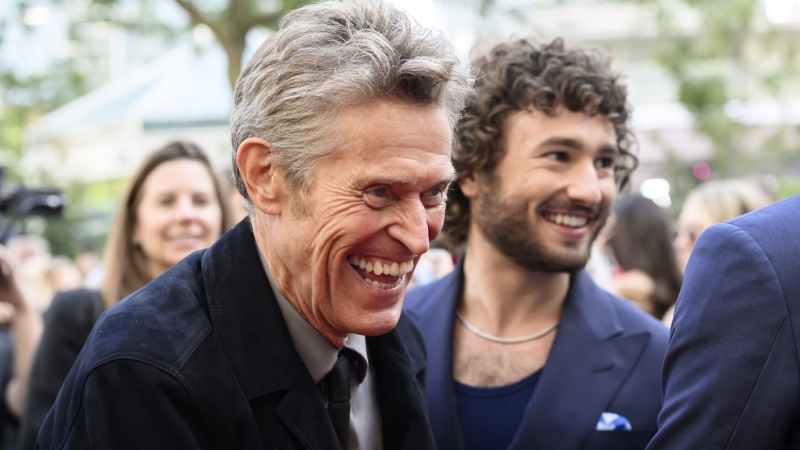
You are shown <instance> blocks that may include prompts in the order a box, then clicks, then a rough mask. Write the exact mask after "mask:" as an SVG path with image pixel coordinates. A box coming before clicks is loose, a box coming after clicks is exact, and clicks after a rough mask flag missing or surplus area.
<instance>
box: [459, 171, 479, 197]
mask: <svg viewBox="0 0 800 450" xmlns="http://www.w3.org/2000/svg"><path fill="white" fill-rule="evenodd" d="M458 187H460V188H461V192H462V193H463V194H464V196H465V197H467V198H475V197H476V196H477V195H478V192H480V188H479V187H478V180H476V179H475V174H474V173H470V174H468V175H465V176H463V177H460V178H459V179H458Z"/></svg>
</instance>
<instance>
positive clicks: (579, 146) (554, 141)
mask: <svg viewBox="0 0 800 450" xmlns="http://www.w3.org/2000/svg"><path fill="white" fill-rule="evenodd" d="M547 146H558V147H569V148H572V149H575V150H580V151H583V149H584V145H583V143H582V142H581V141H579V140H577V139H572V138H563V137H552V138H550V139H548V140H546V141H544V142H542V143H541V144H539V147H540V148H541V147H547ZM598 153H613V154H615V155H616V154H618V153H619V149H618V148H617V146H616V145H612V144H605V145H603V146H602V147H600V151H599V152H598Z"/></svg>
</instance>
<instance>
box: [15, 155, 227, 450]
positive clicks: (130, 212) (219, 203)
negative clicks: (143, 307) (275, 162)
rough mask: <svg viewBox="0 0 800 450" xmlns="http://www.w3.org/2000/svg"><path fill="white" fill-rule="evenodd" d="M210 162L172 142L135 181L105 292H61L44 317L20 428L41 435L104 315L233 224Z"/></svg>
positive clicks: (27, 443)
mask: <svg viewBox="0 0 800 450" xmlns="http://www.w3.org/2000/svg"><path fill="white" fill-rule="evenodd" d="M224 197H225V196H224V194H223V192H222V191H221V190H220V184H219V182H218V181H217V179H216V178H215V176H214V172H213V171H212V168H211V164H210V163H209V161H208V158H207V157H206V155H205V154H204V153H203V151H202V150H201V149H200V148H199V147H198V146H196V145H194V144H191V143H185V142H173V143H170V144H168V145H167V146H165V147H163V148H162V149H160V150H157V151H156V152H155V153H153V154H152V155H150V156H149V157H148V158H147V159H146V160H145V161H144V162H143V163H142V165H141V166H140V167H139V169H138V170H137V171H136V173H135V174H134V175H133V177H132V178H131V180H130V181H129V183H128V187H127V189H126V191H125V193H124V195H123V197H122V199H121V201H120V203H119V207H118V210H117V212H116V216H115V220H114V224H113V225H112V228H111V230H110V233H109V237H108V241H107V243H106V250H105V256H104V264H105V279H104V280H103V283H102V287H101V289H100V290H99V291H98V290H94V289H76V290H72V291H67V292H63V293H60V294H58V295H57V296H56V297H55V298H54V299H53V302H52V304H51V306H50V308H49V310H48V311H47V313H46V314H45V328H44V333H43V335H42V338H41V342H40V344H39V348H38V350H37V351H36V356H35V357H34V361H33V366H32V368H31V372H30V380H29V383H28V394H27V400H26V403H25V409H24V412H23V420H22V425H21V430H20V445H19V448H20V449H26V450H27V449H33V448H34V444H35V442H36V435H37V433H38V431H39V427H40V426H41V424H42V422H43V421H44V418H45V416H46V415H47V413H48V411H49V410H50V408H51V407H52V405H53V403H54V402H55V399H56V395H57V394H58V391H59V389H60V388H61V385H62V384H63V382H64V379H65V378H66V376H67V373H68V372H69V370H70V368H71V367H72V364H73V363H74V362H75V359H76V358H77V356H78V353H79V352H80V350H81V348H82V347H83V345H84V343H85V342H86V339H87V337H88V336H89V332H90V331H91V330H92V327H93V326H94V323H95V322H96V321H97V318H98V317H99V315H100V314H101V313H102V312H103V311H104V310H106V309H107V308H110V307H111V306H113V305H114V304H115V303H117V302H118V301H120V300H121V299H123V298H125V297H127V296H128V295H130V294H131V293H133V292H134V291H136V290H138V289H139V288H141V287H142V286H144V285H145V284H147V283H149V282H150V281H151V280H153V279H154V278H156V277H157V276H159V275H161V274H162V273H164V272H165V271H166V270H167V269H169V268H170V267H172V265H173V264H175V263H177V262H178V261H180V260H181V259H183V258H184V257H186V256H187V255H189V254H190V253H192V252H194V251H196V250H200V249H203V248H206V247H209V246H210V245H211V244H213V243H214V241H216V240H217V239H218V238H219V237H220V235H221V234H222V233H223V232H224V231H225V230H228V229H229V228H230V226H231V223H230V222H231V220H230V214H229V212H228V208H227V205H226V202H225V200H224Z"/></svg>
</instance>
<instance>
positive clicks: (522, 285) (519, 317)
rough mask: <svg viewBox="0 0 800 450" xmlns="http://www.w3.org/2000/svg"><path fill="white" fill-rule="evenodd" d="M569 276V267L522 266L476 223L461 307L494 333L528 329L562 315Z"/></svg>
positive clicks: (527, 331)
mask: <svg viewBox="0 0 800 450" xmlns="http://www.w3.org/2000/svg"><path fill="white" fill-rule="evenodd" d="M569 282H570V275H569V274H568V273H566V272H559V273H553V272H541V271H535V270H529V269H526V268H524V267H522V266H520V265H519V264H517V263H516V262H515V261H513V260H511V259H509V258H508V257H507V256H506V255H505V254H503V253H501V252H500V251H499V250H498V249H497V248H496V247H495V246H494V245H493V244H491V243H490V242H488V241H487V240H486V239H485V237H484V236H483V234H482V233H480V232H476V230H474V228H473V229H472V230H470V234H469V238H468V241H467V251H466V255H465V260H464V291H463V294H462V297H461V302H460V303H459V306H458V311H459V312H460V313H461V314H462V315H464V316H465V317H466V318H467V319H468V320H469V321H470V322H471V323H472V324H473V325H475V326H476V327H478V328H479V329H481V330H483V331H486V332H487V333H490V334H494V335H496V336H521V335H525V334H530V333H531V330H534V331H535V330H536V329H540V328H545V327H547V326H549V325H552V324H553V323H555V322H557V321H558V320H559V319H560V317H561V311H562V309H563V306H564V301H565V300H566V297H567V292H568V291H569Z"/></svg>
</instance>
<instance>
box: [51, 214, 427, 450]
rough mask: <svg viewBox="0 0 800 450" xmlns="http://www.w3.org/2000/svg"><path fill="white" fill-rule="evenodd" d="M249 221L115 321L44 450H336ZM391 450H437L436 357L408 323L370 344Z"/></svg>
mask: <svg viewBox="0 0 800 450" xmlns="http://www.w3.org/2000/svg"><path fill="white" fill-rule="evenodd" d="M257 252H258V250H257V247H256V245H255V239H254V237H253V233H252V231H251V228H250V222H249V220H244V221H242V222H241V223H240V224H239V225H237V226H236V227H234V228H233V229H232V230H231V231H229V232H228V233H226V234H225V235H224V236H222V238H220V240H219V241H218V242H217V243H216V244H214V245H213V246H212V247H211V248H209V249H208V250H204V251H199V252H195V253H193V254H192V255H190V256H188V257H187V258H186V259H184V260H183V261H181V262H180V263H178V264H177V265H175V266H174V267H173V268H172V269H170V270H168V271H167V272H166V273H164V274H163V275H162V276H160V277H158V278H157V279H156V280H154V281H153V282H152V283H150V284H148V285H147V286H145V287H144V288H142V289H141V290H139V291H137V292H136V293H134V294H133V295H131V296H130V297H128V298H127V299H126V300H123V301H122V302H120V303H119V304H117V305H115V306H114V307H113V308H111V309H109V310H108V311H106V312H105V313H104V314H103V315H102V316H101V317H100V319H99V320H98V322H97V324H96V325H95V327H94V329H93V330H92V333H91V334H90V336H89V339H88V340H87V341H86V344H85V346H84V347H83V350H82V351H81V353H80V355H79V356H78V359H77V361H76V362H75V364H74V365H73V367H72V370H71V371H70V373H69V375H68V376H67V379H66V381H65V382H64V385H63V387H62V389H61V391H60V393H59V395H58V397H57V399H56V403H55V405H54V406H53V409H51V410H50V414H49V415H48V416H47V418H46V419H45V421H44V424H43V425H42V428H41V430H40V432H39V440H38V443H37V445H38V448H42V449H62V448H67V449H115V450H116V449H170V450H174V449H181V450H184V449H237V450H239V449H275V448H279V449H317V450H329V449H338V448H339V443H338V439H337V438H336V434H335V431H334V429H333V425H331V421H330V419H329V417H328V413H327V411H326V408H325V405H324V404H323V400H322V397H321V395H320V394H319V391H318V389H317V386H316V385H315V384H314V381H313V380H312V378H311V375H310V374H309V373H308V370H307V369H306V367H305V365H304V364H303V361H302V360H301V359H300V356H299V355H298V354H297V352H296V351H295V349H294V345H293V344H292V340H291V337H290V335H289V331H288V328H287V327H286V322H285V321H284V319H283V315H282V314H281V311H280V309H279V307H278V304H277V301H276V299H275V296H274V294H273V293H272V289H271V288H270V285H269V282H268V280H267V277H266V274H265V272H264V269H263V267H262V265H261V262H260V261H259V257H258V253H257ZM367 348H368V351H369V354H370V364H372V365H373V367H374V368H375V370H376V374H377V392H378V401H379V403H380V406H381V420H382V429H383V439H384V446H383V448H385V449H407V450H417V449H431V448H433V437H432V436H431V433H430V428H429V426H428V424H427V418H426V415H425V403H424V398H423V392H422V390H423V385H422V383H423V382H424V380H423V378H424V368H425V356H424V350H423V346H422V342H421V338H420V336H419V334H418V332H417V331H416V330H415V329H414V327H413V325H411V323H410V322H409V321H408V319H407V318H405V317H401V318H400V322H399V323H398V325H397V327H396V328H395V329H394V330H392V331H391V332H389V333H387V334H385V335H383V336H376V337H368V338H367Z"/></svg>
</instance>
